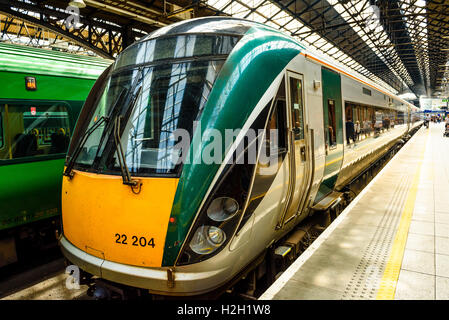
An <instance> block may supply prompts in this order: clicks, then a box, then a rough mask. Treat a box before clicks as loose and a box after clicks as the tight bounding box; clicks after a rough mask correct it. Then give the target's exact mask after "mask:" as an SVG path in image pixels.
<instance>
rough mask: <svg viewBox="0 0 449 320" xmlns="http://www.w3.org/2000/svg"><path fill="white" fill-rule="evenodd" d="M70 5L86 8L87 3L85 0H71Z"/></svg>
mask: <svg viewBox="0 0 449 320" xmlns="http://www.w3.org/2000/svg"><path fill="white" fill-rule="evenodd" d="M69 6H72V7H77V8H85V7H86V4H85V3H84V1H83V0H71V1H70V2H69Z"/></svg>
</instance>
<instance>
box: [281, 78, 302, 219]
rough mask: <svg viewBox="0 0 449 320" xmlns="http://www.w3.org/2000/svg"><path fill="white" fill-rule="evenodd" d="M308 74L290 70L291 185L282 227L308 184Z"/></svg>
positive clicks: (289, 154)
mask: <svg viewBox="0 0 449 320" xmlns="http://www.w3.org/2000/svg"><path fill="white" fill-rule="evenodd" d="M303 84H304V78H303V76H302V75H300V74H297V73H293V72H287V115H288V119H287V122H288V123H287V124H288V156H287V158H288V160H289V168H290V170H289V171H290V175H289V188H288V192H287V201H286V205H285V207H284V209H283V213H282V215H281V219H280V221H279V224H278V227H283V226H284V225H285V224H286V223H287V222H289V221H290V220H292V219H293V218H294V217H295V216H296V215H297V213H298V211H299V210H300V208H301V207H302V203H303V202H304V200H305V195H306V190H305V188H306V185H307V180H308V179H307V177H308V175H307V166H306V163H307V160H308V159H307V157H308V153H307V145H306V136H305V133H306V130H305V120H304V118H305V110H304V100H305V99H304V88H303Z"/></svg>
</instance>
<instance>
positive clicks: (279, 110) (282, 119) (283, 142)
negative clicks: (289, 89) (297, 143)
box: [265, 79, 287, 155]
mask: <svg viewBox="0 0 449 320" xmlns="http://www.w3.org/2000/svg"><path fill="white" fill-rule="evenodd" d="M286 107H287V104H286V98H285V80H284V79H282V82H281V85H280V86H279V90H278V93H277V94H276V97H275V100H274V104H273V110H272V111H271V116H270V119H269V120H268V125H267V130H266V134H265V137H266V138H265V139H266V147H267V153H266V154H267V155H269V154H271V151H272V150H273V147H277V149H278V153H279V154H282V153H286V152H287V139H286V135H285V132H286V130H287V129H286V124H287V117H286ZM271 130H276V132H277V140H278V141H277V142H276V141H272V135H271ZM276 144H277V146H276Z"/></svg>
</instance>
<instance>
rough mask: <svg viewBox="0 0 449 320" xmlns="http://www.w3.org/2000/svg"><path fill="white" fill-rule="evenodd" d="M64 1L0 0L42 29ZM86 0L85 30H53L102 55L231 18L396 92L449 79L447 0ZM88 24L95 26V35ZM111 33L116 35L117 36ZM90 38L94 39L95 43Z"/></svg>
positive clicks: (434, 87) (443, 92)
mask: <svg viewBox="0 0 449 320" xmlns="http://www.w3.org/2000/svg"><path fill="white" fill-rule="evenodd" d="M68 2H69V1H68V0H15V1H7V0H0V13H3V14H6V15H8V16H14V17H17V18H21V19H25V20H27V21H29V22H33V23H40V25H41V26H42V25H45V23H44V20H43V19H42V15H43V14H45V15H46V16H47V17H52V16H58V17H59V19H62V18H63V17H65V16H67V10H66V7H67V5H68ZM84 2H85V4H86V5H87V7H86V8H82V9H81V11H80V12H81V18H82V19H81V24H82V28H81V29H79V30H78V31H77V32H70V33H67V34H64V32H65V31H66V30H64V28H63V27H60V30H55V31H59V34H63V35H66V36H68V37H71V38H73V39H75V40H77V37H78V40H79V44H81V45H86V43H87V45H90V48H91V49H92V50H93V51H95V50H97V49H98V50H97V51H98V52H100V54H102V53H103V56H105V54H104V53H105V52H106V53H107V55H109V56H111V57H112V56H115V55H116V54H117V53H118V52H120V51H121V50H123V48H125V47H126V46H127V45H129V44H130V43H132V42H133V41H134V40H135V39H138V38H140V37H142V36H144V35H145V34H146V33H149V32H151V31H153V30H155V29H157V28H160V27H162V26H166V25H168V24H171V23H173V22H177V21H181V20H185V19H189V18H192V17H201V16H211V15H229V16H233V17H238V18H244V19H249V20H254V21H257V22H261V23H265V24H268V25H271V26H273V27H275V28H277V29H280V30H282V31H284V32H286V33H287V34H290V35H292V36H293V37H296V38H297V39H298V40H299V41H301V42H302V43H304V44H305V45H308V46H311V47H313V48H314V49H316V50H318V51H321V52H322V53H323V54H324V55H327V56H329V57H330V58H331V59H334V60H335V61H338V62H340V63H341V64H343V65H346V66H347V67H349V68H351V69H353V70H355V71H356V72H358V73H360V74H362V75H364V76H366V77H367V78H369V79H371V80H373V81H374V82H376V83H378V84H380V85H382V86H383V87H385V88H386V89H389V90H390V91H393V92H396V93H398V94H401V93H406V92H412V93H414V94H415V95H416V96H417V97H420V96H422V95H426V96H433V97H438V96H442V97H447V96H449V90H448V84H447V83H448V81H447V79H446V78H447V77H449V63H448V58H449V57H448V54H449V0H439V1H438V0H430V1H425V0H380V1H379V0H362V1H357V0H351V1H350V0H170V2H167V1H163V0H131V1H125V0H84ZM12 3H13V4H12ZM47 19H49V18H47ZM60 25H61V23H59V25H58V24H57V23H56V22H55V23H53V24H48V23H47V24H46V25H45V26H46V27H49V28H50V29H51V28H52V27H55V26H56V29H57V27H58V26H60ZM89 26H90V28H89ZM92 26H96V27H97V29H96V31H95V33H94V34H92V31H91V30H92ZM98 26H100V28H98ZM0 27H2V28H3V30H4V29H5V27H6V24H4V26H2V25H1V22H0ZM101 30H104V31H106V32H103V33H102V31H101ZM0 31H2V30H0ZM61 31H62V32H61ZM114 32H115V33H117V34H118V33H119V34H120V36H117V37H116V36H115V33H114ZM112 38H113V39H112ZM111 39H112V40H114V41H112V40H111ZM94 40H97V41H96V42H95V43H93V42H92V41H94ZM98 40H101V41H98ZM89 41H90V42H89ZM105 43H107V44H108V45H105ZM108 46H109V47H108Z"/></svg>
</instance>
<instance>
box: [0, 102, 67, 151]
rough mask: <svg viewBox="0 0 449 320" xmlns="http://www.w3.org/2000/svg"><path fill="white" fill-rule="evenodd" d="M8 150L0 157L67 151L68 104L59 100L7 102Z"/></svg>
mask: <svg viewBox="0 0 449 320" xmlns="http://www.w3.org/2000/svg"><path fill="white" fill-rule="evenodd" d="M2 109H3V108H2ZM7 110H8V111H7V112H8V114H7V115H6V116H5V117H7V118H8V135H9V137H10V143H11V145H10V146H9V148H8V149H9V150H10V152H8V154H2V153H0V156H1V157H0V159H11V158H12V159H17V158H23V157H34V156H43V155H48V154H60V153H65V152H66V151H67V147H68V145H69V141H70V125H69V115H68V111H67V108H66V107H65V106H64V105H61V104H53V105H40V104H39V105H32V104H20V105H18V104H8V109H7Z"/></svg>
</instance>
